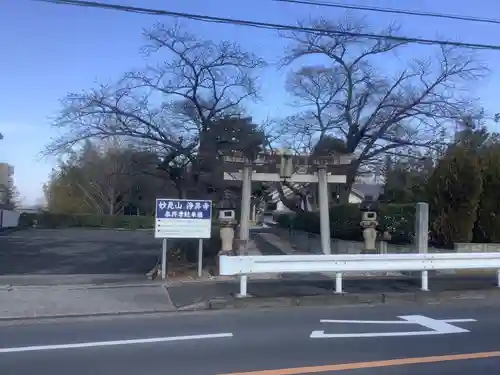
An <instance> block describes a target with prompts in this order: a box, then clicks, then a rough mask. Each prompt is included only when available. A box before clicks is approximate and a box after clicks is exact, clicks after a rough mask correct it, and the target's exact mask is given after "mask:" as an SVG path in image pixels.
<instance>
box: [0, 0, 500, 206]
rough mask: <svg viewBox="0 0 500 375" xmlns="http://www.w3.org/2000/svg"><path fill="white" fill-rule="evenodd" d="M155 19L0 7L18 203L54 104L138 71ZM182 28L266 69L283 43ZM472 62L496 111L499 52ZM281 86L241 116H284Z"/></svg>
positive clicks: (190, 7) (34, 183)
mask: <svg viewBox="0 0 500 375" xmlns="http://www.w3.org/2000/svg"><path fill="white" fill-rule="evenodd" d="M116 1H119V2H120V3H121V4H127V5H137V6H142V7H151V8H162V9H167V8H168V10H172V11H186V12H193V13H200V14H209V15H217V16H222V17H234V18H245V19H252V20H261V21H268V22H276V23H293V22H295V21H296V20H297V19H299V18H304V17H308V16H320V15H321V16H325V17H326V16H328V17H332V18H336V17H339V16H342V15H343V14H345V11H342V10H340V9H335V8H325V7H315V6H303V5H296V4H286V3H275V2H272V1H270V0H252V1H247V0H210V1H208V0H184V1H160V0H141V1H139V0H116ZM343 2H344V3H352V4H356V3H357V4H363V5H375V6H387V7H393V8H405V9H412V10H418V11H430V12H443V13H454V14H461V15H467V16H477V17H490V16H491V15H495V14H500V2H499V1H498V0H481V1H479V2H477V3H476V2H471V1H456V0H455V1H452V0H440V1H430V0H412V1H401V0H400V1H395V0H394V1H390V0H378V1H377V0H372V1H362V0H356V1H345V0H344V1H343ZM352 14H354V15H360V16H362V15H367V16H368V18H367V20H368V21H369V22H370V24H371V25H373V26H375V27H377V26H384V25H386V24H388V23H389V22H391V21H397V22H399V23H400V24H402V26H403V29H402V33H404V34H407V35H413V36H420V37H428V38H433V37H436V36H439V37H442V38H452V39H458V40H460V41H469V42H476V43H486V44H497V45H500V32H499V31H500V25H489V24H478V23H466V22H459V21H451V20H436V19H432V18H423V17H410V16H400V15H386V14H381V13H369V12H352ZM157 21H162V22H165V23H168V22H172V21H173V20H172V19H170V18H166V17H155V16H146V15H139V14H129V13H121V12H113V11H105V10H98V9H84V8H80V7H71V6H63V5H51V4H43V3H36V2H32V1H29V0H3V1H2V4H1V5H0V35H1V36H0V47H1V50H2V58H1V59H0V84H1V91H0V92H1V105H0V132H2V133H3V134H4V137H5V139H4V140H3V141H0V161H7V162H8V163H10V164H12V165H14V167H15V181H16V185H17V187H18V189H19V190H20V193H21V197H22V198H23V203H24V204H33V203H35V202H36V201H37V199H39V198H41V197H42V196H43V193H42V185H43V183H44V182H45V181H46V180H47V178H48V175H49V173H50V171H51V169H52V168H53V167H54V166H55V160H54V159H43V158H41V156H40V154H39V153H40V151H41V150H42V148H43V147H44V145H46V144H47V143H48V142H49V141H50V138H51V137H52V136H54V134H55V133H54V130H53V129H51V126H50V118H51V117H52V116H54V115H56V114H57V112H58V109H59V99H60V98H61V97H63V96H64V95H65V94H66V93H67V92H69V91H77V90H80V89H85V88H90V87H93V86H95V84H96V83H97V82H99V83H101V82H109V81H112V80H113V79H114V78H117V77H119V76H120V74H121V73H123V72H124V71H126V70H128V69H130V68H134V67H141V66H142V65H143V61H142V58H141V56H140V55H139V54H138V49H139V47H140V46H141V42H142V40H141V33H140V32H141V28H143V27H148V26H150V25H152V24H153V23H155V22H157ZM182 24H183V25H184V26H185V27H186V28H188V29H189V30H190V31H192V32H195V33H197V34H199V35H203V36H204V37H205V38H210V39H214V40H220V39H229V38H231V39H232V40H235V41H237V42H239V43H241V44H242V45H244V46H245V47H246V48H248V49H250V50H253V51H254V52H258V53H259V54H260V55H261V56H262V57H263V58H265V59H267V60H268V61H271V62H273V61H276V60H277V59H278V58H279V54H280V51H281V50H282V48H283V41H282V40H280V39H279V38H278V37H277V35H276V33H275V32H273V31H270V30H260V29H253V28H243V27H237V26H230V25H219V24H205V23H200V22H195V21H182ZM421 49H422V47H419V50H420V51H421ZM416 51H417V49H415V52H416ZM481 58H482V59H484V60H485V61H486V62H487V63H488V65H489V67H490V69H491V70H492V73H491V75H490V76H489V78H488V79H487V80H486V81H484V83H483V84H481V86H480V87H477V88H476V92H475V93H476V94H477V95H478V96H479V97H480V98H481V102H482V104H483V106H485V108H486V109H487V110H490V111H492V112H494V111H499V110H500V104H499V103H498V102H497V100H496V99H497V98H496V96H497V95H498V93H497V90H496V89H497V88H498V87H499V86H500V68H499V67H498V63H497V62H498V61H499V59H500V51H499V52H493V51H492V52H482V53H481ZM283 80H284V77H283V74H281V73H280V74H278V73H276V70H275V68H273V67H270V68H269V69H268V70H267V71H266V72H265V73H264V74H263V75H262V76H261V84H262V96H263V98H264V100H263V102H262V103H260V104H258V105H253V106H251V107H250V108H249V111H250V114H251V115H252V116H253V117H254V118H255V119H257V120H259V119H263V118H265V117H267V116H272V117H275V116H277V115H281V114H284V113H287V112H289V111H291V109H290V107H289V106H288V104H287V103H288V102H289V98H287V96H286V93H285V92H284V90H283ZM495 130H496V129H495Z"/></svg>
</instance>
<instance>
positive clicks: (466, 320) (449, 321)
mask: <svg viewBox="0 0 500 375" xmlns="http://www.w3.org/2000/svg"><path fill="white" fill-rule="evenodd" d="M440 321H441V322H446V323H467V322H475V321H476V319H444V320H440ZM320 323H341V324H350V323H351V324H415V322H413V321H407V320H332V319H321V320H320Z"/></svg>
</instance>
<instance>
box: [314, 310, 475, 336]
mask: <svg viewBox="0 0 500 375" xmlns="http://www.w3.org/2000/svg"><path fill="white" fill-rule="evenodd" d="M398 318H400V319H402V320H320V322H321V323H337V324H365V325H368V326H369V325H373V324H384V325H392V324H397V325H400V324H404V325H405V326H408V325H413V326H417V327H419V328H420V330H411V328H410V327H408V328H410V330H408V331H405V332H397V331H396V332H394V331H393V332H361V333H325V331H313V332H312V333H311V336H310V337H311V338H312V339H338V338H356V337H358V338H361V337H401V336H427V335H447V334H451V333H466V332H470V331H469V330H467V329H465V328H461V327H457V326H455V325H453V324H452V323H467V322H475V321H476V320H475V319H443V320H438V319H432V318H428V317H426V316H423V315H404V316H398ZM422 327H423V328H427V329H426V330H424V331H422V330H421V329H422Z"/></svg>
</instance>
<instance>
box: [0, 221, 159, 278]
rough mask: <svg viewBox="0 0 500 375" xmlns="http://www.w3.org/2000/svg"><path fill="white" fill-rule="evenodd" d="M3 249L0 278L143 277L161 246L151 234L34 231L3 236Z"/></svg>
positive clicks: (0, 241) (68, 230) (62, 230)
mask: <svg viewBox="0 0 500 375" xmlns="http://www.w3.org/2000/svg"><path fill="white" fill-rule="evenodd" d="M0 249H1V251H0V275H23V274H29V275H69V274H142V275H144V274H145V273H146V272H148V271H149V270H150V269H151V267H153V266H154V265H155V264H156V261H157V259H158V256H159V255H160V254H161V242H160V241H159V240H155V239H154V237H153V233H152V231H116V230H100V229H53V230H52V229H36V230H35V229H33V230H24V231H17V232H13V233H10V234H6V235H2V236H0Z"/></svg>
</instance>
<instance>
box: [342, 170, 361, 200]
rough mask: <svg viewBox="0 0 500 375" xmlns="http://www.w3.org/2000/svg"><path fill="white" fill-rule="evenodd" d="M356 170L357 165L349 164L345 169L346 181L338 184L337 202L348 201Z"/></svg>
mask: <svg viewBox="0 0 500 375" xmlns="http://www.w3.org/2000/svg"><path fill="white" fill-rule="evenodd" d="M357 172H358V165H355V166H354V165H351V166H349V169H348V170H347V174H346V183H345V184H341V185H338V190H337V195H338V203H339V204H347V203H349V197H350V195H351V190H352V185H354V181H355V180H356V174H357Z"/></svg>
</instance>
